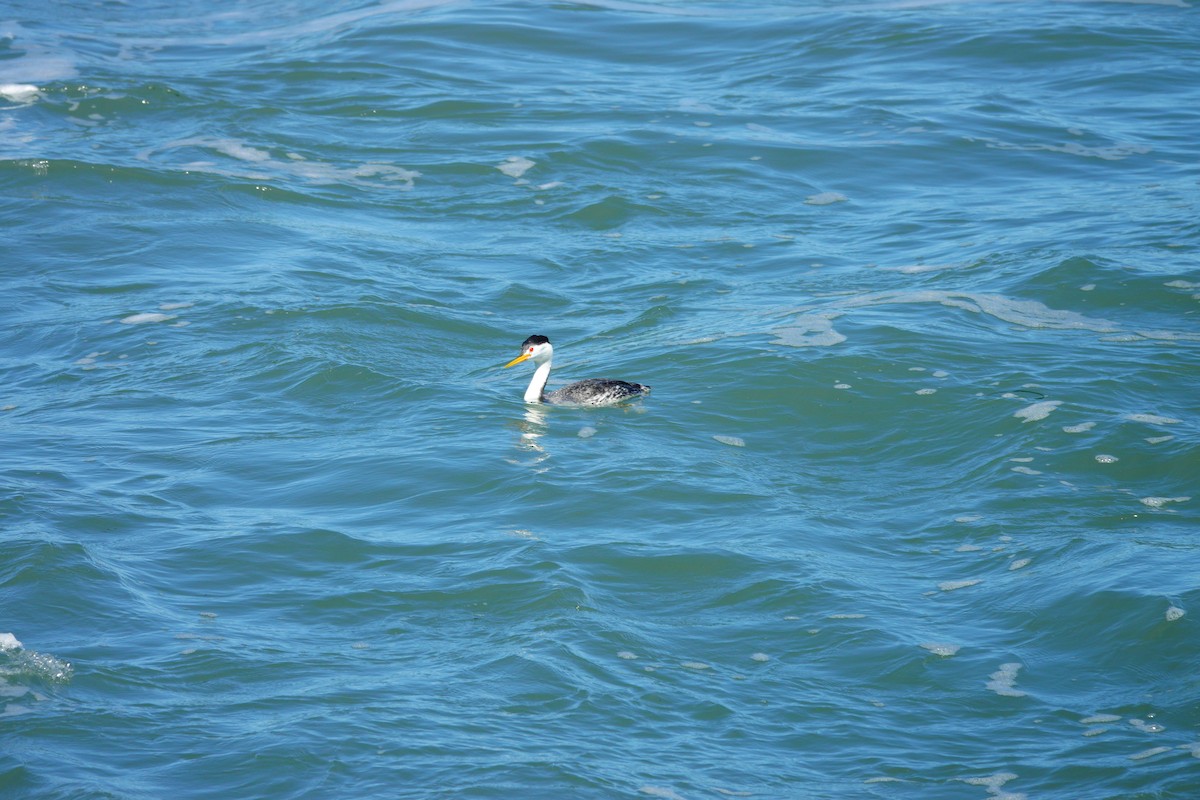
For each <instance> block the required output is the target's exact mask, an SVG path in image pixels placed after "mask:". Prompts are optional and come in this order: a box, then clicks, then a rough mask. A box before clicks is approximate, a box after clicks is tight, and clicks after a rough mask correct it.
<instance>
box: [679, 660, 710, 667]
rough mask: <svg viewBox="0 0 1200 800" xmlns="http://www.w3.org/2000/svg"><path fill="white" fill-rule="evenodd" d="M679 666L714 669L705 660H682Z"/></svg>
mask: <svg viewBox="0 0 1200 800" xmlns="http://www.w3.org/2000/svg"><path fill="white" fill-rule="evenodd" d="M679 666H681V667H686V668H687V669H712V667H710V666H709V665H708V664H705V663H704V662H703V661H682V662H680V664H679Z"/></svg>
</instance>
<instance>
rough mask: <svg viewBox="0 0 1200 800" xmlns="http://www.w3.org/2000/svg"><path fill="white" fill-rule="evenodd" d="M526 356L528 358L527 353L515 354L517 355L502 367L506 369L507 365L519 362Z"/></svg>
mask: <svg viewBox="0 0 1200 800" xmlns="http://www.w3.org/2000/svg"><path fill="white" fill-rule="evenodd" d="M527 358H529V353H521V355H519V356H517V357H516V358H514V359H513V360H512V361H510V362H508V363H507V364H505V365H504V368H505V369H508V368H509V367H511V366H512V365H513V364H520V363H521V362H522V361H524V360H525V359H527Z"/></svg>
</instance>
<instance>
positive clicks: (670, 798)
mask: <svg viewBox="0 0 1200 800" xmlns="http://www.w3.org/2000/svg"><path fill="white" fill-rule="evenodd" d="M638 791H639V792H641V793H642V794H648V795H650V796H651V797H665V798H666V800H683V797H682V796H681V795H679V794H678V793H677V792H676V791H675V790H674V789H668V788H667V787H665V786H649V785H646V786H639V787H638Z"/></svg>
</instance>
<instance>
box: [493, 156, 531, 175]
mask: <svg viewBox="0 0 1200 800" xmlns="http://www.w3.org/2000/svg"><path fill="white" fill-rule="evenodd" d="M536 166H537V164H536V163H535V162H533V161H530V160H529V159H528V158H525V157H524V156H509V157H508V158H506V159H504V162H503V163H501V164H497V165H496V169H498V170H500V171H501V172H503V173H504V174H505V175H507V176H508V177H510V178H519V177H521V176H522V175H524V174H525V173H526V172H528V171H529V170H531V169H533V168H534V167H536Z"/></svg>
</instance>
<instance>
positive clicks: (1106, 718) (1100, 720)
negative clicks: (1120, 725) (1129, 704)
mask: <svg viewBox="0 0 1200 800" xmlns="http://www.w3.org/2000/svg"><path fill="white" fill-rule="evenodd" d="M1079 721H1080V722H1081V723H1082V724H1084V725H1107V724H1108V723H1110V722H1120V721H1121V717H1120V716H1119V715H1117V714H1093V715H1092V716H1090V717H1085V718H1084V719H1081V720H1079Z"/></svg>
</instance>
